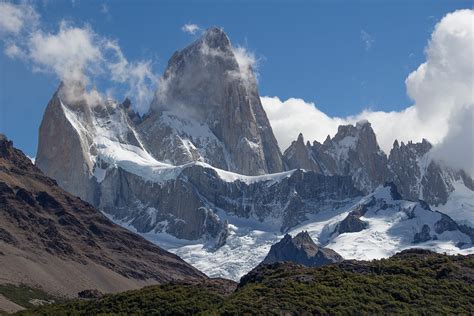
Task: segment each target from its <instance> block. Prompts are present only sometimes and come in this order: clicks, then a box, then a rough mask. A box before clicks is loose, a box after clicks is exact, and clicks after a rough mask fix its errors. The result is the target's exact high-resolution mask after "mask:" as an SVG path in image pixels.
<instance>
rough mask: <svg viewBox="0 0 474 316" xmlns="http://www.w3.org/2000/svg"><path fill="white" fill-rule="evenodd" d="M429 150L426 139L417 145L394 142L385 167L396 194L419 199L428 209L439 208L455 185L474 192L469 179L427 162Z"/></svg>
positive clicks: (430, 161)
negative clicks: (396, 190)
mask: <svg viewBox="0 0 474 316" xmlns="http://www.w3.org/2000/svg"><path fill="white" fill-rule="evenodd" d="M432 147H433V146H432V145H431V144H430V143H429V142H428V141H427V140H426V139H423V141H422V142H421V143H413V142H408V143H407V144H405V143H404V142H401V144H399V143H398V141H395V142H394V144H393V148H392V150H391V151H390V155H389V158H388V166H389V169H390V171H391V173H390V180H391V181H393V182H394V183H395V184H396V186H397V188H398V190H399V191H400V194H401V195H402V196H403V197H404V198H406V199H411V200H417V199H422V200H425V201H426V202H428V203H429V204H430V205H439V204H444V203H446V201H447V200H448V197H449V194H450V193H451V192H452V191H453V190H454V183H455V182H462V183H464V185H465V186H466V187H467V188H468V189H470V190H473V191H474V187H473V186H472V179H471V178H470V177H469V176H468V175H467V174H466V173H465V172H464V171H463V170H454V169H452V168H449V167H447V166H444V165H442V164H441V163H440V162H437V161H435V160H432V159H431V157H430V155H429V153H430V150H431V148H432Z"/></svg>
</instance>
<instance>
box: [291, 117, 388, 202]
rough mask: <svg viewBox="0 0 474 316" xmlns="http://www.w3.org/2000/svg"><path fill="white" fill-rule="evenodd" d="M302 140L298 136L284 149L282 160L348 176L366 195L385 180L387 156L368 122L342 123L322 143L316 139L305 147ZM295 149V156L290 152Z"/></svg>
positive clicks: (300, 166) (293, 165)
mask: <svg viewBox="0 0 474 316" xmlns="http://www.w3.org/2000/svg"><path fill="white" fill-rule="evenodd" d="M302 139H303V137H302V136H301V137H299V141H296V143H293V144H292V145H291V146H290V148H289V149H288V150H286V151H285V154H284V160H285V162H286V163H287V164H288V166H291V167H292V168H303V169H308V170H313V171H315V172H317V173H322V174H326V175H336V174H337V175H346V176H351V177H352V179H353V180H354V183H355V185H356V187H357V188H358V189H359V190H361V191H363V192H364V193H366V194H367V193H369V192H371V191H373V190H374V189H375V188H376V187H377V186H378V185H380V184H381V183H384V182H385V181H386V179H387V175H388V169H387V157H386V156H385V154H384V153H383V152H382V151H381V150H380V148H379V146H378V144H377V140H376V137H375V133H374V131H373V130H372V127H371V126H370V123H369V122H366V121H365V122H359V123H357V125H356V126H353V125H341V126H339V129H338V132H337V134H336V135H335V136H334V137H333V138H330V137H329V136H328V138H327V139H326V140H325V141H324V143H322V144H321V143H319V142H317V141H315V142H314V143H313V145H312V146H305V150H303V148H302V146H301V140H302ZM292 147H293V149H292ZM296 149H298V150H296ZM303 151H306V152H307V154H306V153H303ZM296 152H298V154H297V155H295V154H293V153H296Z"/></svg>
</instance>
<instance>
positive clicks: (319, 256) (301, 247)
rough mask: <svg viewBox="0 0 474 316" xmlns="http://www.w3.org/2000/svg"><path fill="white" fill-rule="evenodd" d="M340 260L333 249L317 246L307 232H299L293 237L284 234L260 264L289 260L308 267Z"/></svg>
mask: <svg viewBox="0 0 474 316" xmlns="http://www.w3.org/2000/svg"><path fill="white" fill-rule="evenodd" d="M342 260H343V258H342V257H341V256H340V255H339V254H338V253H337V252H335V251H334V250H331V249H328V248H323V247H318V246H317V245H316V244H315V243H314V242H313V240H312V239H311V237H310V236H309V234H308V232H301V233H299V234H298V235H296V236H295V237H293V238H292V237H291V235H289V234H286V235H285V237H283V239H282V240H280V241H279V242H278V243H276V244H274V245H273V246H272V247H271V248H270V251H269V253H268V255H267V256H266V257H265V259H264V260H263V261H262V264H272V263H276V262H285V261H291V262H294V263H298V264H302V265H305V266H308V267H318V266H322V265H325V264H329V263H334V262H340V261H342Z"/></svg>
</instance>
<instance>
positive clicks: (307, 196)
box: [37, 86, 361, 245]
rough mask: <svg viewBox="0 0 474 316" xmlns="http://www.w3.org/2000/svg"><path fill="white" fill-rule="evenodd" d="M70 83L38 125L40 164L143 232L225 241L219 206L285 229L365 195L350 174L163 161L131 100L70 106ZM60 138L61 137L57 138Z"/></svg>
mask: <svg viewBox="0 0 474 316" xmlns="http://www.w3.org/2000/svg"><path fill="white" fill-rule="evenodd" d="M65 88H66V87H64V86H61V87H60V89H59V91H58V92H57V93H56V94H55V95H54V96H53V99H52V100H51V101H50V103H49V105H48V107H47V110H46V114H45V117H44V119H43V122H42V124H41V128H40V144H39V146H40V147H39V150H38V158H37V165H38V167H39V168H41V169H42V170H43V171H44V172H45V173H46V174H51V175H52V176H54V177H55V179H56V180H57V181H58V184H59V185H60V186H62V187H63V188H65V189H67V190H69V191H70V192H71V193H73V194H76V195H78V196H80V197H81V198H82V199H83V200H86V201H88V202H89V203H91V204H93V205H94V206H96V207H98V208H100V209H101V210H103V211H105V212H106V213H108V214H110V215H111V216H112V217H113V218H114V219H115V220H118V221H121V222H127V223H128V225H130V226H132V227H133V228H134V229H136V230H137V231H138V232H140V233H150V232H151V233H159V232H166V233H169V234H171V235H173V236H175V237H178V238H180V239H188V240H196V239H200V238H204V239H206V240H214V241H215V244H216V245H218V244H219V245H222V244H224V243H225V236H227V234H228V232H227V224H226V222H225V220H221V219H220V217H219V216H218V210H223V211H225V212H226V213H227V214H231V215H235V216H239V217H244V218H255V219H257V220H258V221H262V222H263V221H267V220H269V219H270V220H271V221H272V223H273V225H274V226H275V227H276V228H277V229H278V230H281V231H286V230H288V229H289V228H291V227H293V226H295V225H297V224H298V223H300V222H301V221H304V220H307V214H310V213H314V212H317V211H319V209H320V208H329V207H338V206H341V205H343V204H344V203H348V201H347V200H348V199H349V200H350V199H351V198H354V197H356V196H360V195H361V192H360V191H358V190H357V189H355V188H354V186H353V184H352V181H351V179H350V177H347V176H325V175H318V174H315V173H312V172H303V171H301V170H300V171H289V172H283V173H276V174H272V175H264V176H243V175H240V174H235V173H231V172H227V171H224V170H221V169H217V168H214V167H212V166H210V165H208V164H205V163H201V162H193V163H188V164H184V165H180V166H174V165H169V164H166V163H162V162H159V161H157V160H156V159H155V158H154V157H153V156H152V155H151V154H150V153H149V152H148V151H147V148H149V147H150V145H149V144H147V143H146V142H145V141H144V137H142V134H140V133H139V131H140V130H139V129H138V127H137V125H136V123H135V122H141V118H140V117H138V116H137V115H136V114H135V113H134V112H133V110H131V109H130V105H129V104H128V102H127V101H126V102H124V103H123V104H118V103H114V102H112V101H105V102H103V103H101V104H97V105H94V106H90V105H87V104H86V102H85V101H84V102H82V103H81V102H79V103H71V104H67V103H65V101H64V100H65V98H64V97H62V93H61V89H65ZM144 120H145V121H146V120H147V118H145V119H144ZM56 121H57V122H60V124H55V122H56ZM56 135H63V136H62V138H61V141H60V142H57V141H56ZM69 138H70V139H71V140H70V141H69V140H68V139H69ZM71 144H76V145H77V147H74V148H73V147H72V145H71ZM248 159H250V158H248ZM178 196H179V198H176V197H178Z"/></svg>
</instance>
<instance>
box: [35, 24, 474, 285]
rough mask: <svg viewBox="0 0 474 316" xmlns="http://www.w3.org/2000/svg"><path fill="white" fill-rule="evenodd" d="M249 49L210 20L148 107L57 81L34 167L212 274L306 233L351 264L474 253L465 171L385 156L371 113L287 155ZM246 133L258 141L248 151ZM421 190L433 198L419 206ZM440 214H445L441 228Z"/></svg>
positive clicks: (239, 267) (231, 274)
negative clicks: (403, 255) (91, 96)
mask: <svg viewBox="0 0 474 316" xmlns="http://www.w3.org/2000/svg"><path fill="white" fill-rule="evenodd" d="M242 58H243V57H242V52H241V51H239V50H238V49H235V48H233V47H232V45H231V44H230V41H229V39H228V37H227V36H226V35H225V34H224V33H223V32H222V30H220V29H217V28H211V29H209V30H208V31H206V32H205V33H204V34H203V36H202V37H201V38H199V39H198V40H196V41H195V42H194V43H192V44H191V45H189V46H188V47H186V48H184V49H183V50H181V51H179V52H177V53H175V54H174V56H173V57H172V58H171V60H170V62H169V66H168V69H167V70H166V72H165V74H164V76H163V78H162V79H161V84H160V85H159V88H158V90H157V93H156V98H155V99H154V101H153V103H152V105H151V108H150V110H149V112H147V113H145V114H144V115H143V116H141V115H139V114H137V113H135V112H134V110H133V106H132V105H131V102H130V101H129V100H125V101H124V102H122V103H119V102H116V101H113V100H106V99H103V100H100V101H98V102H95V103H91V102H90V100H89V101H88V100H86V98H82V99H81V98H74V99H71V98H70V97H69V94H70V93H68V92H69V91H70V90H71V89H73V90H74V89H75V90H77V88H76V87H68V86H66V85H64V84H62V85H61V86H60V87H59V89H58V91H57V92H56V93H55V94H54V95H53V97H52V99H51V101H50V102H49V104H48V106H47V109H46V112H45V115H44V117H43V121H42V123H41V127H40V134H39V138H40V140H39V147H38V153H37V158H36V164H37V166H38V167H39V168H40V169H41V170H42V171H43V172H44V173H45V174H46V175H49V176H51V177H53V178H54V179H55V180H56V181H57V182H58V184H59V185H60V186H61V187H62V188H64V189H66V190H68V191H69V192H70V193H72V194H75V195H78V196H79V197H81V198H82V199H83V200H85V201H87V202H89V203H90V204H92V205H93V206H95V207H97V208H98V209H100V210H101V211H103V212H104V213H105V214H107V216H108V217H109V218H110V219H112V220H113V221H114V222H116V223H119V224H120V225H122V226H124V227H126V228H128V229H130V230H131V231H133V232H137V233H139V234H141V235H142V236H144V237H145V238H147V239H148V240H150V241H152V242H153V243H156V244H158V245H160V246H162V247H164V248H165V249H167V250H169V251H172V252H173V253H175V254H177V255H179V256H180V257H182V258H183V259H184V260H186V262H189V263H191V264H193V265H194V266H196V267H197V268H198V269H200V270H201V271H204V272H205V273H206V274H208V275H210V276H213V277H217V276H218V277H226V278H230V279H234V280H237V279H239V278H240V277H241V276H242V275H243V274H245V273H246V272H248V271H250V270H251V269H252V268H254V267H255V266H257V265H258V264H259V263H260V262H261V261H262V260H263V259H264V258H265V256H266V254H267V253H268V251H269V250H270V247H271V245H272V244H274V243H276V242H278V241H279V240H280V239H281V238H283V235H284V234H285V233H289V234H296V233H299V232H300V231H302V230H307V231H308V233H309V234H310V236H311V238H313V239H314V240H315V242H316V243H317V244H318V245H321V246H322V247H327V248H330V249H333V250H334V251H337V252H338V253H340V254H341V255H342V256H343V257H344V258H347V259H375V258H381V257H387V256H390V255H393V254H394V253H395V252H397V251H400V250H403V249H406V248H409V247H414V246H417V247H426V248H430V249H435V250H437V251H447V252H449V253H471V252H472V251H474V247H472V243H471V239H470V237H469V236H470V235H469V234H470V231H469V229H468V228H469V227H472V226H470V225H471V224H469V223H471V220H472V223H474V207H472V210H473V211H472V212H471V211H470V207H471V206H472V205H474V204H473V203H472V201H473V200H474V199H472V194H473V191H471V190H470V189H468V188H467V187H466V185H467V186H469V179H470V178H468V177H467V175H465V173H462V172H461V171H459V172H458V171H453V172H452V173H451V172H447V170H448V169H447V168H446V167H444V166H443V165H441V164H440V163H437V162H436V166H438V167H439V168H434V169H433V167H430V168H432V169H433V170H434V173H435V174H438V175H440V177H439V179H441V180H442V182H440V183H438V182H436V181H438V180H436V177H435V176H434V175H432V173H433V172H428V173H427V172H425V171H421V170H425V169H423V168H425V167H428V166H429V165H430V164H428V163H426V161H427V160H425V158H426V156H424V155H422V156H420V153H414V154H413V151H412V150H405V149H404V150H403V151H400V152H399V153H398V154H396V155H395V154H393V155H390V156H389V157H387V155H386V154H385V153H384V152H383V151H382V150H381V149H380V147H379V146H378V144H377V139H376V135H375V133H374V131H373V130H372V127H371V125H370V123H369V122H359V123H358V124H356V125H355V126H352V125H347V126H341V127H339V130H338V133H337V134H336V135H335V136H334V137H333V138H330V137H328V139H327V140H326V141H325V142H324V143H322V144H320V143H318V142H314V143H313V144H312V145H311V144H309V143H305V141H304V138H303V135H300V136H299V137H298V140H297V141H296V142H294V143H293V144H292V145H291V146H290V148H289V149H288V150H286V151H285V153H284V159H283V160H282V155H281V154H280V152H279V151H278V150H277V151H276V152H275V151H274V150H273V149H272V148H275V146H277V144H276V141H274V136H273V133H272V131H271V128H270V126H269V124H268V120H267V119H266V116H265V115H264V114H265V113H264V112H263V110H262V109H261V104H260V100H259V98H258V91H257V87H256V82H255V80H254V79H255V78H254V75H253V72H252V71H251V68H249V67H247V68H243V66H244V64H245V63H244V62H243V61H242ZM247 66H248V63H247ZM245 69H246V70H248V72H246V71H243V70H245ZM237 71H239V72H237ZM259 113H260V114H259ZM222 122H225V124H223V123H222ZM255 126H256V127H255ZM241 140H243V142H244V143H247V145H249V144H250V143H254V144H256V145H255V146H254V145H252V146H250V147H251V148H253V149H255V150H254V151H252V152H251V153H249V152H248V151H247V149H242V148H241V147H239V146H240V145H239V144H240V141H241ZM246 140H251V142H250V143H249V142H247V141H246ZM247 145H245V146H247ZM411 146H412V145H411V144H408V145H403V146H400V147H404V148H405V147H411ZM415 147H416V146H415ZM421 152H423V151H421ZM412 154H413V157H414V158H413V159H411V158H410V159H406V158H409V157H411V156H410V155H412ZM428 154H429V151H428ZM222 157H225V159H224V160H223V159H222ZM420 157H425V158H423V159H422V158H420ZM405 160H406V161H405ZM239 161H240V162H239ZM272 166H273V167H272ZM275 166H277V167H275ZM283 166H285V168H283ZM432 166H435V165H434V164H432ZM283 169H287V170H286V171H284V170H283ZM412 170H420V174H419V176H418V175H417V173H416V172H414V171H412ZM430 170H431V169H430ZM275 171H278V172H275ZM268 172H273V173H268ZM423 177H428V178H426V180H423V181H419V179H422V178H423ZM433 179H434V180H433ZM432 180H433V181H432ZM441 180H440V181H441ZM463 181H464V182H463ZM387 182H390V183H392V185H393V186H394V187H395V188H396V191H397V192H399V193H398V194H399V195H400V196H398V197H397V198H394V197H393V196H392V195H391V193H390V190H392V189H391V186H390V185H388V186H387V185H385V184H386V183H387ZM428 182H429V183H428ZM448 183H450V184H451V187H452V188H453V191H452V192H451V191H450V190H451V189H449V188H450V187H449V186H448V185H447V184H448ZM466 183H467V184H466ZM465 184H466V185H465ZM444 186H446V188H445V189H443V188H444ZM437 189H440V190H442V189H443V190H445V191H446V192H450V193H449V194H447V200H446V203H444V204H438V206H436V205H435V204H436V203H437V202H436V201H435V200H434V199H435V196H439V197H440V198H442V197H443V195H442V194H439V193H433V194H429V193H428V192H425V191H426V190H433V192H438V191H436V190H437ZM464 189H465V190H467V191H463V190H464ZM407 192H408V193H413V194H412V195H409V194H408V193H407ZM440 192H441V191H440ZM424 197H426V198H427V199H428V200H427V203H428V204H426V203H424V202H423V201H421V202H420V201H418V200H419V199H420V198H424ZM371 201H374V202H371ZM443 201H444V200H443ZM370 203H374V204H373V205H372V204H370ZM425 205H427V207H426V206H425ZM411 210H413V212H412V211H411ZM436 210H439V211H441V212H442V213H439V212H436ZM443 214H444V215H443ZM442 216H448V218H449V219H450V220H447V221H444V222H443V221H442V222H441V224H439V225H441V227H445V228H437V226H436V225H435V224H436V223H437V222H439V221H440V220H441V218H442ZM451 219H453V220H455V221H456V222H455V223H454V224H453V223H452V222H451V221H452V220H451ZM444 224H446V225H445V226H443V225H444ZM425 225H426V227H428V228H429V231H428V228H425ZM456 225H457V226H456ZM472 225H474V224H472ZM441 230H443V231H442V232H441ZM415 234H418V235H416V236H419V237H417V238H415ZM415 240H416V241H417V242H418V243H417V244H416V243H414V241H415Z"/></svg>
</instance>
